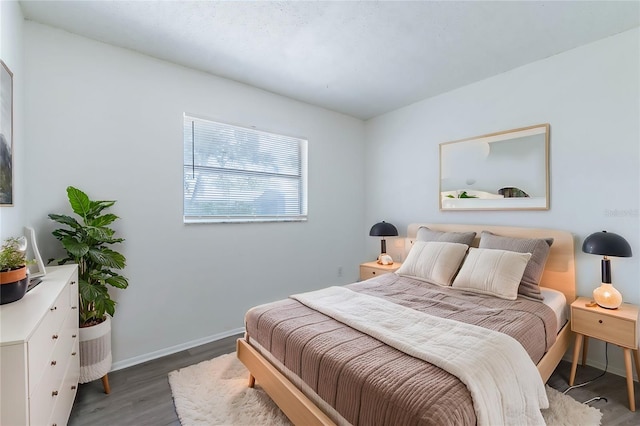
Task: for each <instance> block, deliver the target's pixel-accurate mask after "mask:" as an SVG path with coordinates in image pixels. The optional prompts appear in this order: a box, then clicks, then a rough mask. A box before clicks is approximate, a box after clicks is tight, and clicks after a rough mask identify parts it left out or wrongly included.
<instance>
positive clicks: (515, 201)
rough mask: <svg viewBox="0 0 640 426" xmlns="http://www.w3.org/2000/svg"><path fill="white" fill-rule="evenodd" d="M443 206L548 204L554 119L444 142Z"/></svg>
mask: <svg viewBox="0 0 640 426" xmlns="http://www.w3.org/2000/svg"><path fill="white" fill-rule="evenodd" d="M439 195H440V210H548V209H549V124H540V125H536V126H530V127H523V128H520V129H513V130H506V131H503V132H498V133H491V134H488V135H484V136H477V137H473V138H468V139H463V140H459V141H453V142H446V143H441V144H440V194H439Z"/></svg>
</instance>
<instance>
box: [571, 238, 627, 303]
mask: <svg viewBox="0 0 640 426" xmlns="http://www.w3.org/2000/svg"><path fill="white" fill-rule="evenodd" d="M582 251H583V252H585V253H591V254H599V255H602V256H604V258H603V259H602V262H601V268H602V284H601V285H600V287H598V288H596V289H595V290H593V298H594V300H595V301H596V303H597V304H598V305H600V306H602V307H603V308H607V309H617V308H618V307H619V306H620V305H621V304H622V295H621V294H620V292H619V291H618V290H616V289H615V288H614V287H613V284H611V261H610V260H609V259H608V258H607V256H615V257H631V246H630V245H629V243H628V242H627V240H625V239H624V238H622V237H621V236H620V235H618V234H614V233H613V232H607V231H602V232H595V233H593V234H591V235H589V236H588V237H587V238H586V239H585V240H584V243H583V244H582Z"/></svg>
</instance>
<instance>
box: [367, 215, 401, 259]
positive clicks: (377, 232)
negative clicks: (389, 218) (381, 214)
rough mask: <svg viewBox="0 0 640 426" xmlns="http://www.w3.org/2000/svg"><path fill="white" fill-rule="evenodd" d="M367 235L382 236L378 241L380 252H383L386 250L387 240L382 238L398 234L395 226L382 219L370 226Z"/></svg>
mask: <svg viewBox="0 0 640 426" xmlns="http://www.w3.org/2000/svg"><path fill="white" fill-rule="evenodd" d="M369 235H370V236H372V237H382V241H381V242H380V253H381V254H384V253H386V252H387V242H386V241H385V240H384V237H395V236H397V235H398V230H397V229H396V227H395V226H393V225H392V224H390V223H387V222H385V221H384V220H383V221H382V222H378V223H376V224H375V225H373V226H372V227H371V230H370V231H369Z"/></svg>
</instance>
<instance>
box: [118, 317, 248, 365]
mask: <svg viewBox="0 0 640 426" xmlns="http://www.w3.org/2000/svg"><path fill="white" fill-rule="evenodd" d="M244 332H245V329H244V327H240V328H235V329H233V330H229V331H225V332H223V333H218V334H214V335H213V336H207V337H203V338H201V339H196V340H192V341H190V342H185V343H181V344H179V345H175V346H171V347H168V348H165V349H160V350H157V351H154V352H150V353H148V354H144V355H139V356H135V357H133V358H128V359H124V360H122V361H118V362H114V363H113V365H112V366H111V371H116V370H122V369H123V368H127V367H132V366H134V365H138V364H142V363H143V362H147V361H151V360H154V359H158V358H162V357H163V356H166V355H171V354H174V353H176V352H180V351H184V350H187V349H191V348H195V347H196V346H200V345H204V344H205V343H211V342H215V341H216V340H221V339H224V338H226V337H230V336H233V335H236V334H240V333H244Z"/></svg>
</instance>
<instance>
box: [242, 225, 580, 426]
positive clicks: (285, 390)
mask: <svg viewBox="0 0 640 426" xmlns="http://www.w3.org/2000/svg"><path fill="white" fill-rule="evenodd" d="M421 226H426V227H428V228H430V229H433V230H437V231H453V232H471V231H474V232H476V233H477V236H476V240H475V241H474V244H473V245H474V246H477V245H478V241H479V239H480V234H481V232H482V231H489V232H492V233H494V234H497V235H502V236H507V237H517V238H549V237H551V238H553V239H554V242H553V244H552V245H551V250H550V252H549V257H548V259H547V263H546V265H545V270H544V274H543V275H542V279H541V282H540V285H541V286H542V287H548V288H552V289H555V290H558V291H560V292H562V293H564V295H565V296H566V298H567V303H568V304H571V303H572V302H573V301H574V300H575V299H576V291H575V287H576V286H575V264H574V262H575V260H574V241H573V236H572V235H571V234H570V233H569V232H566V231H559V230H552V229H538V228H516V227H506V226H489V225H456V224H433V223H414V224H410V225H409V227H408V232H407V237H408V238H409V240H410V241H411V243H413V241H414V239H415V237H416V234H417V232H418V228H419V227H421ZM572 337H573V336H572V332H571V324H570V323H569V322H567V324H565V326H564V327H563V328H562V330H560V332H559V333H558V336H557V338H556V342H555V343H554V344H553V346H552V347H551V348H550V349H549V351H547V353H546V354H545V355H544V357H542V359H541V360H540V362H539V363H538V371H539V372H540V376H541V377H542V380H543V381H544V382H546V381H547V380H548V379H549V377H550V376H551V374H552V373H553V371H554V370H555V368H556V367H557V366H558V363H559V362H560V360H561V359H562V357H563V356H564V354H565V352H566V351H567V348H568V346H569V343H570V342H571V341H572ZM237 356H238V359H240V361H242V363H243V364H244V365H245V366H246V367H247V369H248V370H249V386H250V387H253V386H254V384H255V381H256V380H257V381H258V382H259V383H260V386H261V387H262V388H263V389H264V391H265V392H266V393H267V394H268V395H269V396H270V397H271V399H272V400H273V401H274V402H275V403H276V404H277V405H278V407H280V409H281V410H282V411H283V412H284V413H285V414H286V416H287V417H288V418H289V419H290V420H291V421H292V422H293V423H294V424H296V425H298V424H300V425H333V424H335V423H334V422H333V421H332V420H331V419H330V418H329V417H328V416H327V415H326V414H325V413H324V412H323V411H322V410H321V409H320V408H318V407H317V406H316V405H315V404H314V403H313V402H312V401H311V400H310V399H309V398H308V397H307V396H306V395H305V394H304V393H302V391H300V389H298V388H297V387H296V386H295V385H294V384H293V383H291V381H290V380H289V379H287V377H285V376H284V375H283V374H282V373H281V372H280V371H279V370H278V369H277V368H276V367H274V366H273V365H272V364H271V363H270V362H269V361H268V360H267V359H266V358H264V357H263V356H262V355H261V354H260V353H259V352H258V351H257V350H256V349H254V348H253V347H252V346H251V345H250V344H249V343H248V342H247V341H246V340H245V339H238V342H237Z"/></svg>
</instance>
